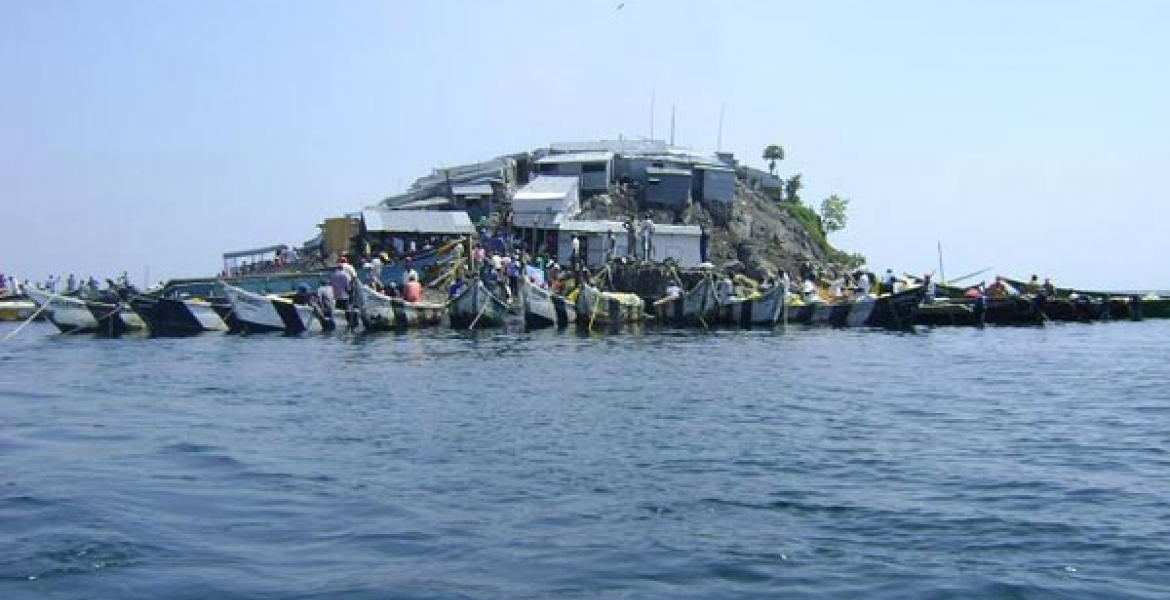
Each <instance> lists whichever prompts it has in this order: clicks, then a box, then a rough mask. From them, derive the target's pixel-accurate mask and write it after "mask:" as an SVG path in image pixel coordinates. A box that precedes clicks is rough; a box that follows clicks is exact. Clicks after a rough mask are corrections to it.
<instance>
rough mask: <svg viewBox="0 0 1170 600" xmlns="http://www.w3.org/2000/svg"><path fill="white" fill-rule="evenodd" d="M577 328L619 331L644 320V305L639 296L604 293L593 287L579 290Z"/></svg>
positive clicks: (576, 304)
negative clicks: (628, 324) (623, 327)
mask: <svg viewBox="0 0 1170 600" xmlns="http://www.w3.org/2000/svg"><path fill="white" fill-rule="evenodd" d="M575 306H576V308H577V326H578V327H585V328H588V329H590V330H594V329H597V328H606V329H617V328H620V327H621V326H622V325H623V324H625V323H637V322H640V321H641V320H642V313H643V308H644V306H645V305H644V304H643V302H642V299H641V298H639V297H638V295H637V294H623V293H617V292H603V291H601V290H599V289H597V288H595V287H593V286H591V285H583V286H581V287H580V288H578V289H577V299H576V302H575Z"/></svg>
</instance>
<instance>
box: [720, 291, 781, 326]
mask: <svg viewBox="0 0 1170 600" xmlns="http://www.w3.org/2000/svg"><path fill="white" fill-rule="evenodd" d="M787 296H788V294H787V291H786V290H785V289H784V288H783V287H781V286H774V287H772V288H771V289H769V290H768V291H766V292H764V293H763V294H760V295H759V296H754V297H748V298H740V297H732V298H730V299H728V300H727V301H726V302H723V303H721V304H720V305H719V308H718V310H717V312H716V317H715V322H716V323H718V324H720V325H730V326H732V327H745V328H747V327H772V326H774V325H776V323H778V322H780V320H781V319H783V317H784V313H785V311H786V310H787V309H788V307H787V306H786V305H785V301H786V299H787ZM794 317H795V314H791V315H789V318H790V319H792V318H794Z"/></svg>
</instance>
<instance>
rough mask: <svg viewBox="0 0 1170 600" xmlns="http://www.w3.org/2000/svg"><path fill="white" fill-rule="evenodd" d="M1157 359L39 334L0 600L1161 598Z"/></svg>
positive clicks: (19, 432)
mask: <svg viewBox="0 0 1170 600" xmlns="http://www.w3.org/2000/svg"><path fill="white" fill-rule="evenodd" d="M14 327H15V325H14V324H2V325H0V337H2V336H3V335H6V334H7V333H8V332H9V331H11V330H12V329H13V328H14ZM1168 340H1170V322H1145V323H1111V324H1094V325H1056V326H1051V327H1048V328H1044V329H1024V328H1020V329H986V330H982V331H980V330H973V329H939V330H934V331H929V332H920V333H918V334H891V333H884V332H876V331H831V330H805V329H792V330H790V331H788V332H784V333H770V332H768V333H763V332H747V333H740V332H726V333H718V334H702V333H697V332H674V333H671V332H645V333H641V334H630V335H621V336H610V337H583V336H578V335H575V334H573V333H567V334H566V333H557V332H539V333H535V334H524V333H518V332H500V333H494V334H486V335H482V334H481V335H478V336H468V335H462V334H458V333H453V332H449V331H432V332H424V333H415V334H409V335H378V336H366V337H353V336H345V335H337V336H334V337H312V338H304V339H298V338H283V337H279V336H253V337H249V338H241V337H228V336H220V335H215V336H210V335H209V336H206V337H200V338H193V339H179V340H153V339H123V340H102V339H94V338H90V337H69V338H64V337H60V336H56V335H52V330H51V329H50V328H49V326H48V325H42V324H33V325H31V326H29V327H28V328H26V329H25V330H24V331H22V332H21V333H20V334H19V335H17V336H16V337H14V338H13V339H11V340H9V341H8V342H4V343H0V598H4V599H6V600H14V599H24V598H119V599H121V598H261V599H263V598H428V599H430V598H433V599H447V598H590V599H592V598H638V599H642V598H664V599H666V598H669V599H678V598H703V599H708V598H889V599H919V598H940V599H944V598H945V599H950V598H1094V599H1096V598H1149V599H1159V600H1161V599H1164V598H1167V597H1170V541H1167V540H1168V539H1170V453H1168V450H1170V391H1168V390H1167V385H1168V382H1170V367H1168V366H1167V357H1168V356H1170V352H1168V348H1170V341H1168Z"/></svg>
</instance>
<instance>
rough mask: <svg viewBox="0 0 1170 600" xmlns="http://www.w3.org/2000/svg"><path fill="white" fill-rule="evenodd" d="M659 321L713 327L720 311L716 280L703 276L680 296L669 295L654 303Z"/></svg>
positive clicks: (686, 325)
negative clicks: (716, 293)
mask: <svg viewBox="0 0 1170 600" xmlns="http://www.w3.org/2000/svg"><path fill="white" fill-rule="evenodd" d="M652 311H653V314H654V318H655V320H656V321H657V322H659V323H664V324H667V325H676V326H682V327H704V328H706V327H711V326H712V325H714V324H715V317H716V315H717V313H718V311H719V299H718V298H717V297H716V295H715V280H714V279H713V278H711V277H703V278H702V279H700V280H699V281H698V283H696V284H695V285H694V287H692V288H691V289H689V290H687V291H685V292H683V293H682V294H680V295H678V296H673V297H671V296H667V297H666V298H662V299H661V300H658V301H656V302H654V304H653V305H652Z"/></svg>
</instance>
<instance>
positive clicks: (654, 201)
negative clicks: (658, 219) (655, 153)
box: [642, 167, 692, 209]
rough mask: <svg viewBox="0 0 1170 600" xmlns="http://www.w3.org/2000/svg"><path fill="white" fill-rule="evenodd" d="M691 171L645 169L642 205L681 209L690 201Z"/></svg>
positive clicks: (662, 168) (663, 168) (671, 168)
mask: <svg viewBox="0 0 1170 600" xmlns="http://www.w3.org/2000/svg"><path fill="white" fill-rule="evenodd" d="M691 177H692V176H691V171H690V170H689V169H679V168H673V167H647V168H646V187H645V188H643V198H642V203H643V204H644V205H645V206H648V207H655V208H670V209H681V208H684V207H686V205H687V204H688V203H690V201H691Z"/></svg>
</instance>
